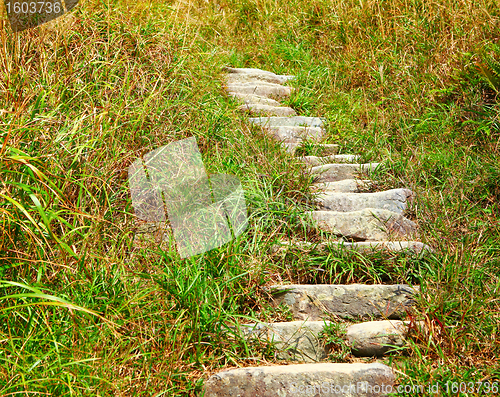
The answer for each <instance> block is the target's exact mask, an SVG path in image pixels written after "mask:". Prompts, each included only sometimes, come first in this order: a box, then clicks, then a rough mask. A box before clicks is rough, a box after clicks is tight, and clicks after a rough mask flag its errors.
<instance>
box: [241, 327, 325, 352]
mask: <svg viewBox="0 0 500 397" xmlns="http://www.w3.org/2000/svg"><path fill="white" fill-rule="evenodd" d="M326 323H328V322H326ZM324 326H325V321H290V322H282V323H259V324H245V325H242V326H241V330H242V332H243V334H244V335H245V337H246V338H247V339H253V338H255V339H259V340H261V341H266V342H270V343H272V344H273V345H274V346H275V348H276V349H277V357H278V359H280V360H289V361H303V362H318V361H321V360H323V359H324V358H326V356H327V353H326V351H325V346H324V341H323V339H322V337H321V333H322V331H323V328H324Z"/></svg>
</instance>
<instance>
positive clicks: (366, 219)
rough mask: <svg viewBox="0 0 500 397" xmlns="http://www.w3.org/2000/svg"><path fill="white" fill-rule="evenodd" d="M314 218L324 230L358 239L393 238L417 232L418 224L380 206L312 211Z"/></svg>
mask: <svg viewBox="0 0 500 397" xmlns="http://www.w3.org/2000/svg"><path fill="white" fill-rule="evenodd" d="M312 219H313V220H314V221H317V222H318V227H319V228H320V229H322V230H324V231H327V232H330V233H334V234H337V235H340V236H343V237H348V238H352V239H356V240H372V241H377V240H378V241H381V240H391V237H404V236H409V235H412V234H414V233H415V232H416V229H417V225H416V224H415V223H413V222H412V221H410V220H409V219H407V218H405V217H404V216H402V215H400V214H397V213H395V212H392V211H389V210H384V209H380V208H366V209H363V210H360V211H352V212H338V211H312Z"/></svg>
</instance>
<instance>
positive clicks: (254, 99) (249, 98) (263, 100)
mask: <svg viewBox="0 0 500 397" xmlns="http://www.w3.org/2000/svg"><path fill="white" fill-rule="evenodd" d="M229 95H230V96H232V97H234V98H236V99H238V100H240V101H243V102H244V103H246V104H260V105H269V106H281V104H280V103H279V102H278V101H275V100H274V99H271V98H267V97H265V96H259V95H254V94H239V93H237V92H229Z"/></svg>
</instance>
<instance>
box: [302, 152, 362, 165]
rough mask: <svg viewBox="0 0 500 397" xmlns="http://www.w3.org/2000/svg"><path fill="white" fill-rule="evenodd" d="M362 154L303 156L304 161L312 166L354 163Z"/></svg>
mask: <svg viewBox="0 0 500 397" xmlns="http://www.w3.org/2000/svg"><path fill="white" fill-rule="evenodd" d="M359 158H360V156H358V155H355V154H334V155H330V156H326V157H317V156H305V157H302V160H303V161H304V163H306V164H307V165H309V166H311V167H315V166H318V165H323V164H329V163H352V162H354V161H358V160H359Z"/></svg>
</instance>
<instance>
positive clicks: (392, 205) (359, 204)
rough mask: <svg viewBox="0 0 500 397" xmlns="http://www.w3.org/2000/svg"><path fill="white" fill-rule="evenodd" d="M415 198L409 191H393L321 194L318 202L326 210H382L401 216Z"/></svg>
mask: <svg viewBox="0 0 500 397" xmlns="http://www.w3.org/2000/svg"><path fill="white" fill-rule="evenodd" d="M413 196H414V194H413V192H412V191H411V190H409V189H391V190H386V191H383V192H376V193H330V192H328V193H321V194H320V195H319V196H318V201H319V202H320V204H321V206H322V207H323V208H324V209H327V210H330V211H340V212H350V211H359V210H362V209H365V208H381V209H385V210H389V211H392V212H396V213H398V214H401V213H403V212H404V210H406V207H407V206H408V201H409V200H411V199H412V197H413Z"/></svg>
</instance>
